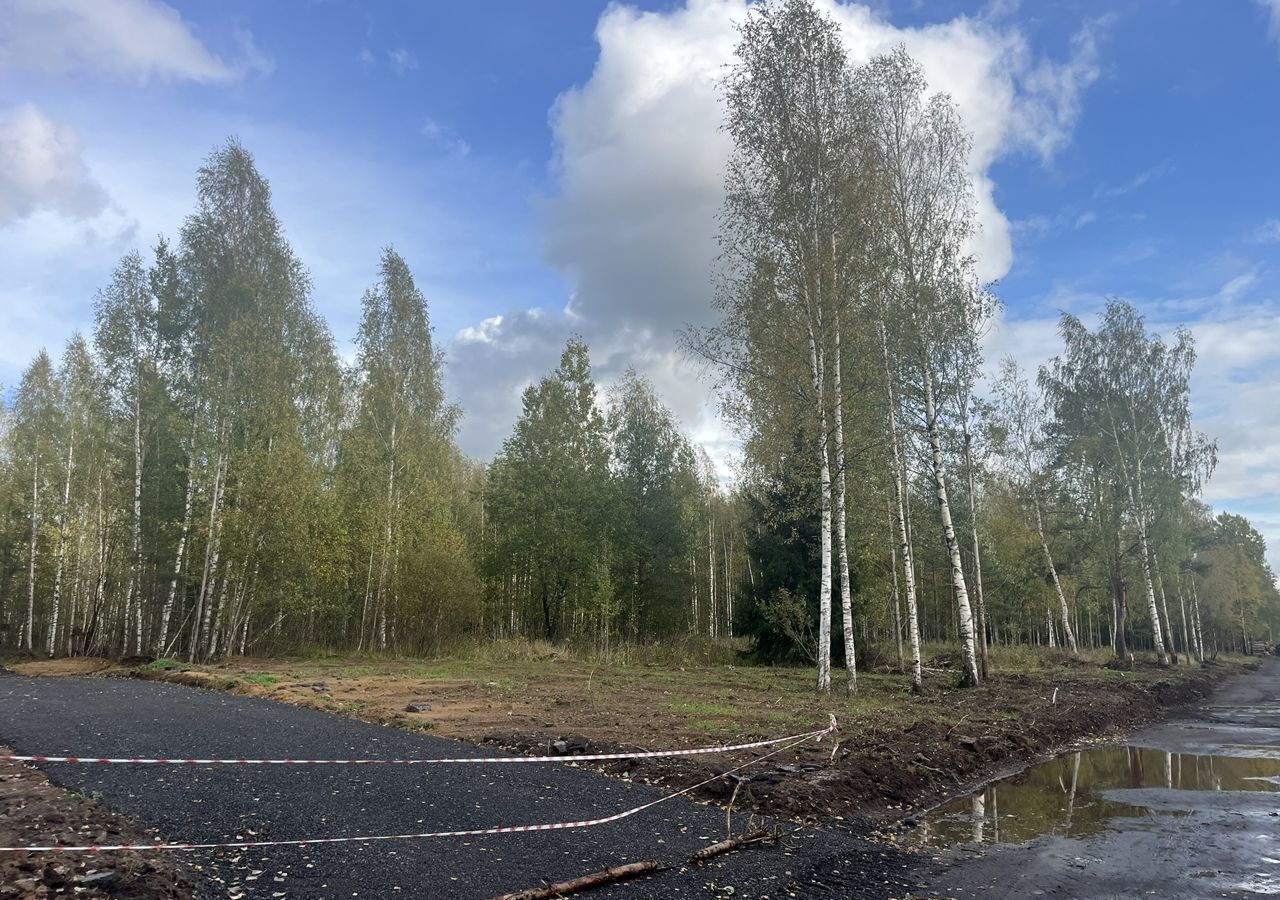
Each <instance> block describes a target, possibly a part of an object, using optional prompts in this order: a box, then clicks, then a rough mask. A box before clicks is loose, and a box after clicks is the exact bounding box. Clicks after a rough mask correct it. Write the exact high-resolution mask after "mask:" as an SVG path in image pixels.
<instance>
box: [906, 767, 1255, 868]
mask: <svg viewBox="0 0 1280 900" xmlns="http://www.w3.org/2000/svg"><path fill="white" fill-rule="evenodd" d="M1143 788H1145V789H1148V791H1147V792H1146V793H1145V795H1144V796H1146V797H1150V796H1151V794H1150V789H1155V790H1156V791H1159V792H1160V794H1161V799H1162V800H1167V801H1168V802H1162V803H1161V804H1160V807H1161V812H1160V813H1159V814H1160V815H1171V816H1187V815H1190V814H1191V812H1192V811H1193V810H1194V809H1195V808H1196V807H1197V805H1198V804H1197V800H1196V797H1195V795H1194V794H1193V793H1192V792H1194V791H1270V792H1280V760H1277V759H1261V758H1248V757H1237V756H1197V755H1195V754H1190V753H1168V752H1165V751H1163V750H1155V749H1152V748H1149V747H1128V746H1121V747H1098V748H1095V749H1091V750H1081V751H1078V752H1075V753H1067V754H1064V755H1063V756H1059V757H1057V758H1056V759H1052V760H1049V761H1048V762H1045V763H1041V764H1040V765H1037V766H1032V767H1031V768H1029V769H1027V770H1025V771H1023V772H1019V773H1018V774H1017V775H1012V776H1010V777H1009V778H1006V779H1003V780H1001V781H997V782H994V783H993V784H990V785H988V786H987V787H986V788H984V789H983V790H981V791H978V792H976V793H974V794H972V795H970V796H968V797H960V798H958V799H956V800H952V801H951V802H949V803H946V804H943V805H942V806H939V807H938V808H936V809H934V810H932V811H931V812H929V813H927V814H925V815H924V816H921V818H920V826H919V828H918V831H917V834H918V837H919V839H920V840H922V841H924V842H925V843H927V844H930V845H933V846H940V847H947V846H952V845H955V844H963V843H1010V844H1020V843H1023V842H1024V841H1029V840H1032V839H1033V838H1036V837H1039V836H1040V835H1043V834H1056V835H1060V836H1062V837H1073V838H1080V837H1087V836H1089V835H1091V834H1096V833H1098V832H1100V831H1103V830H1105V829H1106V828H1107V827H1108V826H1109V825H1110V823H1112V822H1114V821H1115V820H1118V819H1140V818H1145V817H1148V816H1152V815H1156V813H1155V812H1153V811H1152V810H1151V809H1149V808H1148V807H1146V806H1143V805H1140V804H1139V803H1136V802H1135V803H1128V802H1125V801H1124V800H1123V799H1121V798H1123V797H1124V796H1125V793H1126V791H1127V790H1130V789H1143ZM1166 792H1172V793H1166ZM1134 799H1136V798H1134ZM1169 808H1174V809H1175V810H1176V811H1174V812H1165V811H1164V810H1167V809H1169Z"/></svg>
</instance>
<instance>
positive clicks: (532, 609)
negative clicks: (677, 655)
mask: <svg viewBox="0 0 1280 900" xmlns="http://www.w3.org/2000/svg"><path fill="white" fill-rule="evenodd" d="M735 59H736V62H735V64H734V65H733V67H732V68H731V69H729V70H728V72H727V73H726V74H725V76H724V79H723V83H722V85H721V96H722V100H723V112H724V129H725V131H726V133H727V134H728V135H729V137H730V138H731V142H732V147H733V150H732V154H731V157H730V159H729V161H728V165H727V169H726V174H725V202H724V207H723V209H722V212H721V215H720V217H719V220H718V222H717V223H715V227H717V228H718V231H719V238H720V248H721V255H720V258H719V263H718V268H717V273H716V277H715V280H714V283H713V284H711V285H709V286H708V296H709V297H710V298H711V299H710V300H709V302H711V303H712V304H713V307H714V310H715V312H716V314H717V320H716V324H714V325H713V326H711V327H708V328H704V329H693V328H691V329H688V330H687V331H686V332H685V333H684V334H682V335H681V336H680V338H679V340H680V342H681V344H682V346H683V349H684V350H685V352H686V354H687V356H688V357H689V358H690V359H692V360H694V361H697V362H698V363H700V364H702V365H704V366H705V369H706V371H707V373H708V378H710V379H712V380H713V381H714V384H715V387H716V395H717V397H718V399H719V404H720V411H721V413H722V415H723V417H724V419H725V421H726V422H727V423H728V424H729V425H730V426H731V427H732V428H733V429H734V431H735V433H736V434H737V435H738V437H739V438H740V440H741V446H742V459H741V464H740V466H739V467H738V468H737V470H736V471H735V472H734V474H733V477H732V478H727V477H724V475H723V474H722V473H718V471H717V467H716V465H715V463H714V462H713V460H712V459H711V457H710V456H709V454H708V453H707V451H706V450H705V449H703V448H702V447H700V446H698V445H697V444H696V443H695V442H693V441H692V440H690V439H689V438H688V437H687V436H686V435H685V434H684V433H683V431H682V426H681V423H680V422H679V421H677V419H676V417H675V416H674V414H673V413H672V412H671V410H670V409H669V408H668V406H667V405H666V404H665V403H664V400H663V398H662V397H660V396H658V394H657V393H656V391H655V389H654V387H653V385H652V384H651V383H650V382H649V381H648V380H647V379H646V378H645V377H644V376H643V375H642V374H640V373H637V372H635V371H629V372H627V373H626V374H625V375H624V376H623V377H621V378H619V379H617V380H615V381H614V382H613V383H612V384H608V385H602V384H598V383H597V382H596V380H595V378H594V376H593V374H592V364H591V356H590V348H589V347H588V346H587V345H586V344H585V343H584V342H583V341H582V340H581V339H579V338H578V337H571V338H569V340H568V341H567V343H566V344H565V347H564V351H563V355H562V357H561V359H560V362H559V365H558V366H557V367H556V368H555V369H554V370H553V371H550V372H548V373H546V375H545V376H544V377H543V378H542V379H541V380H540V381H538V382H537V383H536V384H533V385H532V386H530V387H528V388H527V390H525V392H524V394H523V399H522V404H523V406H522V413H521V415H520V416H519V418H518V420H517V421H516V422H515V423H514V426H513V428H512V430H511V432H510V435H509V436H508V437H507V438H506V440H505V442H504V444H503V446H502V449H501V452H500V453H499V454H498V455H497V456H496V458H494V459H492V460H476V459H471V458H468V457H467V456H466V455H464V454H463V453H462V452H461V451H460V450H459V448H458V446H457V444H456V431H457V426H458V422H459V420H460V417H462V416H464V415H466V413H467V411H466V410H465V409H460V408H459V407H458V406H457V405H456V404H454V403H452V402H450V399H449V397H448V396H446V393H445V390H444V386H443V367H444V365H445V356H444V352H445V351H444V349H443V347H442V344H441V342H440V341H439V339H438V337H437V335H436V334H435V332H434V330H433V327H432V324H431V316H430V309H429V303H428V298H427V297H426V296H424V293H423V292H422V291H421V290H420V289H419V288H418V286H417V285H416V284H415V280H414V276H413V273H412V272H411V271H410V267H409V265H408V264H407V262H406V261H405V259H403V258H402V257H401V256H400V255H399V254H397V253H396V251H395V250H394V249H390V248H388V249H386V250H385V251H384V252H383V254H382V257H381V259H376V260H375V259H371V260H369V261H368V265H369V273H370V277H369V283H370V286H369V288H368V289H367V290H366V291H365V293H364V295H363V297H352V298H351V302H352V304H356V303H358V304H359V308H360V311H361V312H360V320H359V328H358V332H357V333H356V335H355V336H354V346H355V353H354V357H353V358H352V359H351V360H349V361H348V360H344V359H343V358H342V357H341V356H340V354H339V352H338V349H337V344H336V342H335V339H334V336H333V334H332V333H331V332H330V329H329V327H328V325H327V324H326V323H325V322H324V321H323V320H322V319H321V318H320V316H319V315H318V314H317V312H316V310H315V308H314V305H313V302H312V296H311V295H312V282H311V277H310V275H309V274H308V270H307V267H306V264H305V260H302V259H299V258H298V256H297V255H296V254H295V252H294V251H293V249H292V248H291V246H290V244H289V242H288V239H287V236H286V228H285V223H283V222H281V221H280V220H279V219H278V218H277V216H276V213H275V212H274V210H273V207H272V197H271V190H270V186H269V183H268V181H267V179H266V177H265V176H264V174H263V173H261V172H259V171H258V169H257V167H256V165H255V162H254V158H253V155H252V154H251V152H250V151H249V149H248V148H246V147H245V146H243V145H242V144H241V143H240V142H239V141H238V140H236V139H234V138H232V139H229V140H228V141H227V142H226V143H225V144H223V145H222V146H220V147H218V148H216V149H215V150H214V151H213V152H212V153H211V154H210V156H209V157H208V158H207V159H206V160H205V161H204V163H203V165H202V166H200V168H199V169H198V171H197V172H196V176H195V180H196V188H197V203H196V206H195V209H194V210H192V211H191V213H190V214H189V215H188V216H187V218H186V219H185V220H184V221H182V222H180V223H174V225H175V227H176V229H177V230H176V232H175V233H174V235H173V237H172V238H171V239H160V240H159V241H157V242H156V243H155V244H154V246H151V247H149V248H146V249H145V250H142V249H139V250H137V251H134V252H130V253H128V254H127V255H125V256H124V257H123V258H122V259H121V260H120V262H119V264H118V265H117V266H116V268H115V270H114V272H113V273H112V274H111V276H110V278H109V280H107V281H106V283H104V284H103V285H102V287H101V289H100V291H99V292H98V294H97V296H96V298H95V299H94V321H93V326H92V332H91V333H89V334H79V333H75V334H70V335H69V336H68V339H67V342H66V344H65V346H64V347H62V348H60V350H59V351H58V352H56V353H53V354H51V353H50V352H48V351H46V350H40V351H38V352H35V353H34V356H33V358H32V360H31V362H30V364H29V366H28V367H27V368H26V370H25V371H24V373H23V374H22V376H21V380H20V381H19V383H18V384H16V385H10V386H7V389H6V390H5V391H3V392H2V393H0V396H2V397H3V405H2V406H0V648H3V649H4V650H5V651H6V652H9V651H14V652H28V653H30V654H33V655H43V656H61V655H81V654H84V655H113V656H152V657H168V656H177V657H181V658H184V659H188V660H194V661H208V660H212V659H218V658H221V657H225V656H228V655H244V654H254V655H271V654H278V653H286V652H296V651H302V650H310V649H320V648H322V649H333V650H342V651H353V652H355V651H358V652H370V653H386V654H397V655H426V654H438V653H443V652H449V651H451V650H454V649H457V648H465V647H467V646H471V645H475V644H479V643H488V642H493V641H499V640H521V641H525V640H527V641H547V642H551V643H553V644H557V645H565V646H567V647H569V648H571V649H573V650H574V651H575V652H580V653H582V654H584V655H599V656H601V657H609V656H611V655H612V654H615V653H618V652H620V650H622V649H624V648H626V647H628V646H635V645H637V644H653V643H662V644H667V645H672V644H678V645H687V646H700V645H704V644H708V643H724V644H729V645H732V646H733V647H735V648H739V649H741V651H742V652H743V653H745V654H748V655H749V656H750V657H751V659H752V660H754V661H756V662H759V663H772V664H792V665H811V666H813V667H815V670H816V685H817V687H818V689H819V690H823V691H830V690H832V689H833V680H834V676H833V672H832V668H833V665H836V666H841V667H843V668H844V670H845V675H844V676H843V677H842V678H843V684H842V685H841V689H843V690H848V691H850V692H852V691H854V690H856V685H857V672H858V670H859V667H860V666H862V667H888V668H891V669H894V670H897V671H902V672H905V673H910V674H911V675H912V677H913V680H914V683H915V684H916V686H917V687H918V686H919V684H920V680H921V672H922V669H923V668H924V667H926V666H928V665H930V656H931V654H936V653H938V652H939V651H938V647H937V645H939V644H946V645H950V647H951V649H952V651H953V652H954V653H955V660H956V662H955V667H956V670H957V671H958V672H959V673H961V678H962V680H963V682H964V683H966V684H976V683H977V682H979V681H981V680H982V679H983V678H984V677H985V673H986V669H987V665H988V650H989V648H990V647H991V646H993V645H996V644H999V645H1006V644H1032V645H1042V646H1047V647H1056V648H1061V650H1062V651H1063V652H1064V653H1071V654H1076V653H1079V652H1082V651H1084V650H1086V649H1098V648H1102V649H1109V651H1110V652H1111V653H1112V654H1114V655H1115V657H1116V658H1118V659H1120V660H1126V659H1128V658H1129V656H1130V654H1131V653H1140V654H1147V655H1151V656H1152V657H1154V659H1155V660H1156V661H1157V662H1158V663H1159V664H1161V665H1164V664H1168V663H1176V662H1180V661H1192V660H1201V661H1203V660H1204V659H1205V658H1207V657H1212V656H1213V655H1215V654H1217V653H1219V652H1222V651H1242V652H1249V650H1250V647H1251V642H1252V641H1254V640H1257V639H1262V640H1271V639H1274V634H1275V631H1276V630H1277V629H1278V628H1280V592H1278V591H1277V587H1276V579H1275V575H1274V573H1273V572H1272V571H1271V569H1270V568H1269V566H1268V563H1267V560H1266V544H1265V541H1264V539H1263V538H1262V536H1261V535H1260V534H1259V532H1258V531H1257V530H1256V529H1255V528H1254V527H1253V526H1252V525H1251V524H1250V522H1249V521H1248V520H1246V519H1245V518H1243V517H1241V516H1238V515H1234V514H1231V513H1227V512H1222V513H1216V512H1215V511H1214V510H1213V509H1211V508H1210V507H1209V506H1208V505H1207V504H1206V503H1205V502H1204V501H1203V500H1202V492H1203V490H1204V487H1205V485H1206V483H1207V482H1208V480H1209V479H1210V478H1211V476H1212V474H1213V470H1214V467H1215V462H1216V456H1217V445H1216V443H1215V441H1214V440H1213V438H1212V437H1210V436H1207V435H1204V434H1202V433H1200V432H1199V431H1198V430H1197V428H1196V427H1195V424H1194V422H1193V418H1192V408H1191V383H1192V378H1193V376H1194V369H1195V362H1196V350H1195V345H1194V340H1193V338H1192V335H1191V332H1190V331H1189V330H1187V329H1184V328H1177V329H1174V330H1173V331H1172V332H1171V333H1168V334H1164V335H1161V334H1158V333H1156V332H1155V331H1154V330H1153V329H1152V328H1150V327H1149V326H1148V323H1147V321H1146V319H1145V318H1144V316H1143V314H1142V312H1141V311H1140V310H1139V309H1137V308H1135V307H1134V306H1133V305H1132V304H1130V303H1128V302H1126V301H1124V300H1122V299H1110V300H1107V302H1106V305H1105V310H1104V311H1103V312H1102V313H1101V315H1100V316H1098V317H1096V319H1095V318H1092V317H1085V318H1081V317H1077V316H1074V315H1070V314H1063V315H1062V317H1061V321H1060V327H1059V336H1060V346H1059V348H1058V352H1057V355H1056V356H1055V357H1054V358H1053V359H1051V360H1050V361H1049V362H1048V363H1047V364H1046V365H1044V366H1043V367H1041V368H1040V369H1039V371H1038V372H1033V373H1029V372H1024V371H1022V370H1021V369H1020V368H1019V366H1018V364H1017V363H1016V362H1015V361H1013V360H1012V359H1006V360H991V359H986V358H984V354H983V347H984V340H985V338H986V336H987V334H988V333H989V332H990V330H991V328H992V327H994V323H995V320H996V317H997V314H998V311H999V300H998V297H997V296H996V293H995V288H994V287H993V286H989V285H984V284H981V283H979V280H978V278H977V276H976V274H975V258H974V257H973V255H972V246H973V237H974V234H975V229H976V227H977V226H976V210H975V201H974V197H973V193H972V188H971V182H970V177H971V176H970V169H969V165H968V156H969V152H970V142H971V139H970V136H969V133H968V132H967V131H966V128H965V125H964V123H963V122H962V121H961V119H960V116H959V113H958V111H957V108H956V106H955V104H954V102H953V101H952V100H951V99H950V98H949V97H948V96H946V95H945V94H941V93H936V92H931V91H930V89H929V87H928V85H927V84H926V82H925V80H924V76H923V72H922V69H921V67H920V66H919V65H918V63H917V62H916V61H914V60H913V59H912V58H911V57H910V56H908V55H907V53H906V51H905V50H903V49H898V50H895V51H893V52H891V53H888V54H886V55H882V56H879V57H876V58H874V59H872V60H871V61H870V62H869V63H867V64H865V65H853V64H852V63H851V62H850V61H849V59H848V57H847V54H846V51H845V49H844V46H843V44H842V40H841V37H840V34H839V31H838V28H837V26H836V25H835V24H834V23H833V22H832V21H831V20H830V19H828V18H826V17H825V16H823V15H822V14H821V13H819V12H818V11H817V10H816V9H814V7H813V6H812V5H811V4H810V3H808V2H806V0H785V2H779V3H772V4H762V5H760V6H758V7H755V8H754V11H753V13H752V15H751V16H749V17H748V18H747V20H746V21H745V22H744V23H743V25H742V26H741V29H740V35H739V44H738V47H737V51H736V57H735ZM276 175H277V177H287V173H276ZM387 238H388V240H390V239H392V238H394V235H388V236H387ZM673 340H674V338H673Z"/></svg>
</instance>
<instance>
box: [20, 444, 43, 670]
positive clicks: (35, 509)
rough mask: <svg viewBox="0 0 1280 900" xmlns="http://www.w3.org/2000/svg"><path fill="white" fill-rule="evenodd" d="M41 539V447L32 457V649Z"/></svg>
mask: <svg viewBox="0 0 1280 900" xmlns="http://www.w3.org/2000/svg"><path fill="white" fill-rule="evenodd" d="M39 540H40V447H39V445H38V444H37V446H36V452H35V453H34V454H32V457H31V553H30V558H29V559H28V561H27V620H26V622H25V623H24V625H25V628H23V635H22V646H23V647H25V648H26V649H27V650H30V649H32V643H31V636H32V632H33V631H34V630H35V623H36V555H37V553H38V550H39V548H38V544H39Z"/></svg>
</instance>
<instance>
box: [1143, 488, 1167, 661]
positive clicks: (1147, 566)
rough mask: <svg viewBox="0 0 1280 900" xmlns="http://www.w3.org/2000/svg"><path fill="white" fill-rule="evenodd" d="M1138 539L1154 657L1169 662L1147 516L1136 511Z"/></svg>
mask: <svg viewBox="0 0 1280 900" xmlns="http://www.w3.org/2000/svg"><path fill="white" fill-rule="evenodd" d="M1138 541H1139V544H1140V545H1141V548H1142V580H1143V583H1144V584H1145V586H1146V589H1147V611H1148V612H1149V613H1150V614H1151V638H1152V642H1153V643H1154V644H1155V647H1156V659H1158V660H1159V662H1160V665H1162V666H1166V665H1168V664H1169V657H1168V655H1167V654H1166V653H1165V650H1164V638H1163V637H1162V636H1161V629H1160V611H1159V609H1157V608H1156V588H1155V583H1154V581H1153V580H1152V578H1151V551H1150V548H1149V547H1148V545H1147V517H1146V515H1145V514H1143V513H1142V512H1141V511H1139V513H1138Z"/></svg>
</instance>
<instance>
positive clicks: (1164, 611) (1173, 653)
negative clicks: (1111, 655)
mask: <svg viewBox="0 0 1280 900" xmlns="http://www.w3.org/2000/svg"><path fill="white" fill-rule="evenodd" d="M1151 556H1152V559H1154V560H1155V570H1156V591H1157V593H1159V595H1160V614H1161V615H1162V616H1164V633H1165V634H1167V635H1168V636H1169V658H1170V659H1171V660H1172V661H1173V664H1174V665H1175V666H1176V665H1177V664H1178V648H1177V646H1176V644H1175V642H1174V640H1173V619H1170V618H1169V601H1168V598H1167V597H1165V593H1164V576H1163V575H1161V574H1160V560H1159V559H1158V558H1156V555H1155V554H1154V553H1152V554H1151ZM1183 650H1184V651H1185V650H1186V648H1185V647H1183Z"/></svg>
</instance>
